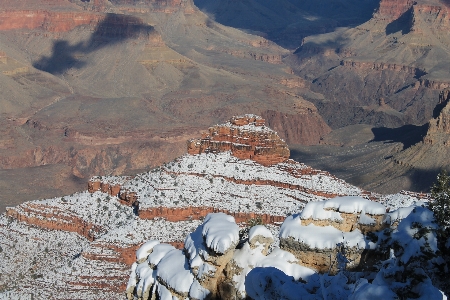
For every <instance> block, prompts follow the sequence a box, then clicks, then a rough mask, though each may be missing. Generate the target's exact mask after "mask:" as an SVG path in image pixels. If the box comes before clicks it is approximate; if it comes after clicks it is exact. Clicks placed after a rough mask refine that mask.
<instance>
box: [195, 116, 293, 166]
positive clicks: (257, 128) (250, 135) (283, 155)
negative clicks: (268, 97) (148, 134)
mask: <svg viewBox="0 0 450 300" xmlns="http://www.w3.org/2000/svg"><path fill="white" fill-rule="evenodd" d="M224 151H231V152H232V153H233V155H234V156H236V157H238V158H239V159H252V160H254V161H256V162H258V163H260V164H263V165H271V164H276V163H279V162H283V161H286V160H287V159H288V158H289V149H288V147H287V145H286V143H285V142H284V141H283V140H281V139H280V137H279V136H278V134H277V133H276V132H274V131H272V130H271V129H268V128H266V127H265V120H264V119H262V118H261V117H258V116H253V115H245V116H241V117H235V118H233V119H231V120H230V121H229V122H228V123H226V124H224V125H216V126H214V127H210V128H209V134H204V135H203V136H202V138H201V139H199V140H190V141H188V153H189V154H191V155H194V154H200V153H218V152H224Z"/></svg>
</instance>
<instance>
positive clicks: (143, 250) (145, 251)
mask: <svg viewBox="0 0 450 300" xmlns="http://www.w3.org/2000/svg"><path fill="white" fill-rule="evenodd" d="M158 244H159V241H157V240H150V241H148V242H145V243H144V244H143V245H142V246H141V247H140V248H139V249H138V250H137V251H136V260H138V261H139V260H141V259H147V256H148V255H149V254H150V253H151V252H152V250H153V247H155V246H156V245H158Z"/></svg>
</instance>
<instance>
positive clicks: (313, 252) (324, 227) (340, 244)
mask: <svg viewBox="0 0 450 300" xmlns="http://www.w3.org/2000/svg"><path fill="white" fill-rule="evenodd" d="M385 212H386V208H385V207H384V206H383V205H382V204H380V203H375V202H372V201H370V200H367V199H364V198H360V197H342V198H334V199H330V200H327V201H321V202H310V203H308V204H307V205H306V206H305V209H304V210H303V211H302V213H301V214H300V215H298V216H291V217H288V218H287V219H286V221H285V222H284V223H283V225H282V227H281V231H280V248H281V249H283V250H286V251H289V252H290V253H292V254H294V255H295V257H296V258H297V259H298V260H299V262H300V263H301V264H302V265H305V266H307V267H309V268H312V269H314V270H317V271H318V272H322V273H324V272H330V273H332V274H335V273H337V272H338V270H339V268H341V267H342V265H341V266H340V264H341V263H342V262H340V261H339V257H340V255H344V256H345V257H346V259H347V262H346V263H345V268H346V269H348V270H353V269H358V268H370V267H371V265H370V262H369V257H372V256H377V255H378V253H376V252H375V251H374V249H375V248H374V245H373V244H370V241H369V239H367V238H366V235H367V234H369V233H371V232H378V231H381V230H383V229H385V228H387V227H389V224H386V223H385V222H384V221H385Z"/></svg>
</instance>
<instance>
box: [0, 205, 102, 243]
mask: <svg viewBox="0 0 450 300" xmlns="http://www.w3.org/2000/svg"><path fill="white" fill-rule="evenodd" d="M18 208H20V209H17V208H15V207H9V208H7V210H6V215H7V216H8V217H12V218H14V219H16V220H18V221H20V222H25V223H27V224H30V225H35V226H38V227H40V228H46V229H50V230H64V231H69V232H76V233H78V234H79V235H81V236H84V237H85V238H87V239H88V240H90V241H93V240H94V234H95V233H98V232H101V231H102V228H101V227H99V226H96V225H94V224H90V223H88V222H86V221H84V220H82V219H81V218H79V217H78V216H76V215H73V214H70V215H69V214H68V212H67V211H61V210H60V209H59V208H57V207H51V206H47V205H38V204H30V203H28V204H26V205H20V206H18Z"/></svg>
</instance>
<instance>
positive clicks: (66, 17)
mask: <svg viewBox="0 0 450 300" xmlns="http://www.w3.org/2000/svg"><path fill="white" fill-rule="evenodd" d="M104 18H105V15H103V14H96V13H89V12H56V11H45V10H15V11H14V10H6V11H0V30H15V29H37V28H40V29H43V30H45V31H49V32H65V31H70V30H72V29H74V28H75V27H77V26H80V25H88V26H90V27H91V28H95V26H96V25H97V24H98V23H99V22H100V21H102V20H103V19H104Z"/></svg>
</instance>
